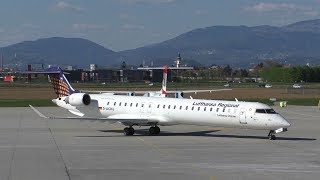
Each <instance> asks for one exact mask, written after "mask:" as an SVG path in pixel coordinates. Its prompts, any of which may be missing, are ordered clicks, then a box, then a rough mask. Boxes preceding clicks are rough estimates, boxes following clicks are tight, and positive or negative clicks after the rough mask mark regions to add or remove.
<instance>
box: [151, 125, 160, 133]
mask: <svg viewBox="0 0 320 180" xmlns="http://www.w3.org/2000/svg"><path fill="white" fill-rule="evenodd" d="M149 133H150V135H156V134H159V133H160V128H159V127H158V126H154V127H150V129H149Z"/></svg>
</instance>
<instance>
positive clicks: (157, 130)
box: [154, 126, 160, 134]
mask: <svg viewBox="0 0 320 180" xmlns="http://www.w3.org/2000/svg"><path fill="white" fill-rule="evenodd" d="M154 129H155V134H159V133H160V128H159V127H158V126H156V127H154Z"/></svg>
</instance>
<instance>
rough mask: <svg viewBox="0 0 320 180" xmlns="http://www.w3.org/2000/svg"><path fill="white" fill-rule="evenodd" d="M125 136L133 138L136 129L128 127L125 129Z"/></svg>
mask: <svg viewBox="0 0 320 180" xmlns="http://www.w3.org/2000/svg"><path fill="white" fill-rule="evenodd" d="M123 134H124V135H126V136H131V135H133V134H134V129H133V128H132V127H130V128H129V127H126V128H124V129H123Z"/></svg>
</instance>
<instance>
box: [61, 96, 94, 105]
mask: <svg viewBox="0 0 320 180" xmlns="http://www.w3.org/2000/svg"><path fill="white" fill-rule="evenodd" d="M65 101H66V103H69V104H70V105H72V106H87V105H89V104H90V102H91V97H90V95H89V94H85V93H74V94H71V95H69V96H68V97H66V99H65Z"/></svg>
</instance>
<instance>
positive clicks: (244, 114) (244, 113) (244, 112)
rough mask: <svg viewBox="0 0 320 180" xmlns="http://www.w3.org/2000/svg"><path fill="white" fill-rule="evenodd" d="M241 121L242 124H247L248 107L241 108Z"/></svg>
mask: <svg viewBox="0 0 320 180" xmlns="http://www.w3.org/2000/svg"><path fill="white" fill-rule="evenodd" d="M239 121H240V124H247V116H246V109H244V108H242V109H240V114H239Z"/></svg>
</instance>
